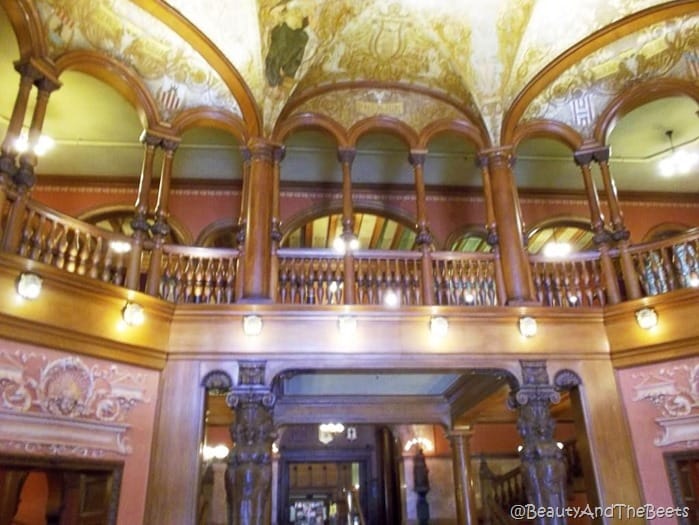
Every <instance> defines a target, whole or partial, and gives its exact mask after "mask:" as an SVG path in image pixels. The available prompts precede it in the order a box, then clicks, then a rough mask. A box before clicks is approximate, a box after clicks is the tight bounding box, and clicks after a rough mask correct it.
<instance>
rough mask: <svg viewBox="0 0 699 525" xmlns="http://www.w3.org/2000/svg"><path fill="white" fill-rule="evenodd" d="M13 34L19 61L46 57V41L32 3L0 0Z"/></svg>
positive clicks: (39, 19)
mask: <svg viewBox="0 0 699 525" xmlns="http://www.w3.org/2000/svg"><path fill="white" fill-rule="evenodd" d="M0 6H2V7H3V8H4V9H5V12H6V13H7V17H8V18H9V20H10V24H11V25H12V29H13V30H14V32H15V36H16V40H17V45H18V47H19V54H20V56H19V57H18V58H20V59H21V60H26V59H28V58H29V57H32V56H33V57H46V56H48V50H47V49H46V39H45V37H44V30H43V28H42V27H41V18H40V17H39V12H38V11H37V10H36V7H35V6H34V4H33V3H32V2H28V1H27V0H19V1H15V2H13V1H10V0H0Z"/></svg>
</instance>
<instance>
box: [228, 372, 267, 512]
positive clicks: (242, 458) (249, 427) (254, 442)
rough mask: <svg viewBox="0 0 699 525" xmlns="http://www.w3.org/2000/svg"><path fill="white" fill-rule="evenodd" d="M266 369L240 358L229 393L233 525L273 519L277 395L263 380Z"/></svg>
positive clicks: (230, 485)
mask: <svg viewBox="0 0 699 525" xmlns="http://www.w3.org/2000/svg"><path fill="white" fill-rule="evenodd" d="M264 371H265V365H264V363H262V362H254V361H250V362H241V363H240V367H239V381H238V385H237V386H235V387H233V388H232V389H231V391H230V393H229V394H228V396H227V397H226V402H227V404H228V406H230V407H231V408H232V409H234V410H235V422H234V423H233V424H232V425H231V438H232V439H233V450H232V451H231V454H230V459H229V463H228V468H227V469H226V492H227V494H228V509H229V511H228V514H229V523H230V524H231V525H268V524H269V523H270V521H271V512H270V511H271V494H272V443H273V442H274V439H275V438H276V433H275V430H274V424H273V422H272V408H273V407H274V402H275V396H274V394H272V393H271V391H270V389H269V388H268V387H266V386H265V384H264Z"/></svg>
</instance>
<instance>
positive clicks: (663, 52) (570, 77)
mask: <svg viewBox="0 0 699 525" xmlns="http://www.w3.org/2000/svg"><path fill="white" fill-rule="evenodd" d="M661 76H669V77H673V78H681V79H686V80H690V81H695V82H696V81H697V80H699V16H692V17H687V18H679V19H674V20H668V21H666V22H662V23H659V24H655V25H653V26H651V27H648V28H645V29H644V30H643V31H639V32H637V33H634V34H632V35H629V36H627V37H624V38H622V39H620V40H617V41H615V42H614V43H613V44H612V45H609V46H607V47H604V48H602V49H600V50H598V51H597V52H595V53H593V54H591V55H589V56H588V57H587V58H585V59H584V60H582V61H580V62H578V63H577V64H575V65H574V66H573V67H571V68H569V69H568V70H567V71H565V72H564V73H563V74H562V75H561V76H559V77H558V78H557V79H556V81H555V82H553V83H552V84H551V85H550V86H548V88H547V89H545V90H544V91H543V92H542V93H541V94H540V95H539V96H538V97H537V98H536V99H535V100H534V101H533V102H532V104H531V105H530V106H529V108H528V110H527V112H526V113H525V115H524V119H523V120H532V119H536V118H548V119H552V120H558V121H560V122H565V123H567V124H569V125H570V126H571V127H573V128H574V129H576V130H578V131H579V132H580V133H581V134H582V135H583V136H585V137H591V135H592V131H593V129H592V128H593V125H594V122H595V119H596V118H597V117H598V116H599V113H600V112H601V110H602V109H603V108H605V107H606V106H607V105H608V104H609V103H610V102H611V101H612V99H613V98H614V97H616V96H617V95H619V94H621V93H622V92H623V91H624V90H625V89H628V88H629V87H631V86H633V85H634V84H638V83H640V82H642V81H647V80H651V79H653V78H658V77H661Z"/></svg>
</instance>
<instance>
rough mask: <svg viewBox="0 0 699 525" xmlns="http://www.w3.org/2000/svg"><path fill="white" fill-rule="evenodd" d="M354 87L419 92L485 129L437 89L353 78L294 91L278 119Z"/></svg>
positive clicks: (476, 117)
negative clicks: (446, 105) (303, 106)
mask: <svg viewBox="0 0 699 525" xmlns="http://www.w3.org/2000/svg"><path fill="white" fill-rule="evenodd" d="M353 89H386V90H395V91H407V92H409V93H417V94H419V95H424V96H426V97H430V98H433V99H435V100H438V101H440V102H444V103H445V104H448V105H450V106H452V107H453V108H454V109H456V110H457V111H458V112H459V113H462V114H463V115H464V116H465V117H466V119H467V120H469V121H471V122H477V123H479V127H481V128H483V129H485V123H484V122H483V119H482V118H481V116H480V115H478V114H476V113H474V111H473V110H472V109H471V108H469V107H468V106H466V105H464V104H463V103H462V102H461V101H459V100H456V99H453V98H451V97H450V96H448V95H446V94H445V93H442V92H441V91H435V90H433V89H430V88H427V87H423V86H416V85H411V84H405V83H402V82H378V81H374V80H353V81H346V82H336V83H333V84H325V85H323V86H317V87H313V88H310V89H306V90H304V91H302V92H300V93H294V95H293V96H292V97H291V98H290V99H289V100H288V101H287V103H286V106H284V108H283V109H282V111H281V113H280V114H279V118H278V119H277V120H278V121H281V120H283V119H285V118H286V117H287V116H288V115H291V114H292V113H293V112H294V111H295V110H296V108H298V107H299V106H301V105H302V104H304V103H306V102H307V101H309V100H310V99H312V98H315V97H318V96H320V95H324V94H326V93H329V92H331V91H350V90H353Z"/></svg>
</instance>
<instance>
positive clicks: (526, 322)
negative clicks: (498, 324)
mask: <svg viewBox="0 0 699 525" xmlns="http://www.w3.org/2000/svg"><path fill="white" fill-rule="evenodd" d="M537 330H538V326H537V324H536V319H534V318H533V317H530V316H528V315H525V316H524V317H520V318H519V333H520V334H522V335H523V336H524V337H534V336H535V335H536V332H537Z"/></svg>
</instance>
